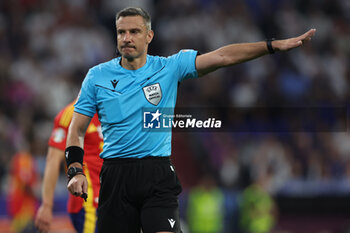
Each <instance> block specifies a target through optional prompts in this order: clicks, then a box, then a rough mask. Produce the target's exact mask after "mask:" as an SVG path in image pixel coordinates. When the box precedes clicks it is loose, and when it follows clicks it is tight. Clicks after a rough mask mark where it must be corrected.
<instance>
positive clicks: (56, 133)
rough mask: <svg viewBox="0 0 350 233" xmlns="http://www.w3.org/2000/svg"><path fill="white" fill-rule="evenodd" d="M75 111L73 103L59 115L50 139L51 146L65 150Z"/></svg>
mask: <svg viewBox="0 0 350 233" xmlns="http://www.w3.org/2000/svg"><path fill="white" fill-rule="evenodd" d="M73 111H74V105H73V103H70V104H69V105H67V106H66V107H65V108H64V109H62V111H61V112H59V113H58V114H57V116H56V117H55V120H54V127H53V129H52V132H51V136H50V139H49V146H52V147H54V148H57V149H60V150H65V148H66V140H67V133H68V127H69V124H70V122H71V120H72V116H73Z"/></svg>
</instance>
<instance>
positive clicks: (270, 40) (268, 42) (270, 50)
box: [266, 38, 275, 54]
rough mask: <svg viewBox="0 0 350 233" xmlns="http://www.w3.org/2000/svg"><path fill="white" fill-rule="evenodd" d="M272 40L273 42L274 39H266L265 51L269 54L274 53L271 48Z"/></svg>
mask: <svg viewBox="0 0 350 233" xmlns="http://www.w3.org/2000/svg"><path fill="white" fill-rule="evenodd" d="M274 40H275V38H271V39H266V46H267V50H268V51H269V53H270V54H274V53H275V50H274V49H273V48H272V41H274Z"/></svg>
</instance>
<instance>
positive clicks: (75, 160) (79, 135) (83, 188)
mask: <svg viewBox="0 0 350 233" xmlns="http://www.w3.org/2000/svg"><path fill="white" fill-rule="evenodd" d="M90 121H91V117H88V116H85V115H83V114H80V113H77V112H74V113H73V118H72V121H71V123H70V126H69V130H68V135H67V144H66V152H65V156H66V162H67V167H68V170H69V168H71V167H76V168H81V169H82V168H83V155H84V151H83V145H84V136H85V132H86V129H87V127H88V126H89V123H90ZM68 175H69V174H68ZM69 179H70V180H69V182H68V185H67V188H68V190H69V191H70V192H71V193H72V194H73V195H75V196H81V195H82V194H83V193H87V179H86V177H85V176H84V174H83V173H80V174H79V173H78V174H77V175H74V176H73V177H71V178H69Z"/></svg>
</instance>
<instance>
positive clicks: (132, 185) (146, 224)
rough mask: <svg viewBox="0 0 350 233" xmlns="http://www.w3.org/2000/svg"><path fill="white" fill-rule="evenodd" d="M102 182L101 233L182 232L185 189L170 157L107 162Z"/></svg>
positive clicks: (103, 168)
mask: <svg viewBox="0 0 350 233" xmlns="http://www.w3.org/2000/svg"><path fill="white" fill-rule="evenodd" d="M100 181H101V190H100V197H99V207H98V210H97V215H98V220H97V227H98V231H99V232H101V233H109V232H111V233H112V232H113V233H140V229H141V228H142V231H143V233H155V232H159V231H169V232H181V230H180V219H179V211H178V206H179V205H178V195H179V194H180V193H181V191H182V188H181V184H180V181H179V179H178V177H177V175H176V173H175V169H174V166H173V165H172V164H171V162H170V158H169V157H146V158H143V159H106V160H105V161H104V163H103V166H102V169H101V174H100Z"/></svg>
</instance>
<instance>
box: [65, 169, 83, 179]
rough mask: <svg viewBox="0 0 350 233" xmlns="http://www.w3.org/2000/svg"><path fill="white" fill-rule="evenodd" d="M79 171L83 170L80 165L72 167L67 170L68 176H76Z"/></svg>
mask: <svg viewBox="0 0 350 233" xmlns="http://www.w3.org/2000/svg"><path fill="white" fill-rule="evenodd" d="M78 172H83V169H81V168H78V167H70V168H69V169H68V171H67V175H68V178H72V177H73V176H75V175H76V174H77V173H78Z"/></svg>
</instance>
